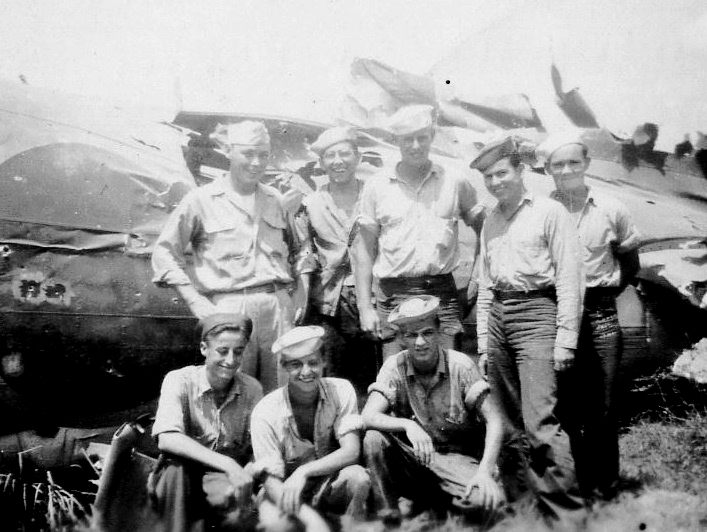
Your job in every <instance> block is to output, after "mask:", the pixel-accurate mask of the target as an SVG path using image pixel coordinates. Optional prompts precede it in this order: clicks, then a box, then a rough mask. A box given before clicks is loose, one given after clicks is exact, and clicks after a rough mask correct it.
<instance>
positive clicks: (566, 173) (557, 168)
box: [545, 144, 589, 191]
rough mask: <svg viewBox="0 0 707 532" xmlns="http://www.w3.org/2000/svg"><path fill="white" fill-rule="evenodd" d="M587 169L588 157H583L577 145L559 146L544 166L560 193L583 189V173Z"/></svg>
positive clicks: (580, 148) (581, 150) (579, 146)
mask: <svg viewBox="0 0 707 532" xmlns="http://www.w3.org/2000/svg"><path fill="white" fill-rule="evenodd" d="M588 168H589V157H585V156H584V152H583V149H582V146H581V145H579V144H565V145H564V146H560V147H559V148H557V149H556V150H555V151H554V152H552V155H551V156H550V160H549V161H547V163H546V164H545V170H546V171H547V173H548V174H550V175H551V176H552V178H553V179H554V180H555V186H556V187H557V190H560V191H571V190H576V189H579V188H582V187H584V172H586V171H587V169H588Z"/></svg>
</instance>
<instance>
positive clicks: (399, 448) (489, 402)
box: [362, 295, 505, 519]
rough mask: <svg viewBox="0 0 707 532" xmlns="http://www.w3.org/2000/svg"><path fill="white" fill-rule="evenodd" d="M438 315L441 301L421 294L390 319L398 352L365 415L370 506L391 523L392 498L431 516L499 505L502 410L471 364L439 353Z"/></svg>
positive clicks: (449, 351) (378, 381)
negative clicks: (429, 510) (423, 507)
mask: <svg viewBox="0 0 707 532" xmlns="http://www.w3.org/2000/svg"><path fill="white" fill-rule="evenodd" d="M438 312H439V299H438V298H436V297H434V296H424V295H423V296H419V297H416V298H411V299H408V300H406V301H404V302H403V303H401V304H400V305H399V306H397V307H396V308H395V309H394V310H393V312H391V313H390V316H389V317H388V321H389V323H390V324H391V325H392V326H393V327H395V328H396V329H397V334H398V338H399V340H400V342H401V344H402V345H403V347H404V350H403V351H401V352H400V353H398V354H397V355H395V356H393V357H390V358H388V360H386V361H385V363H384V364H383V367H382V368H381V370H380V372H379V373H378V378H377V379H376V382H375V383H373V384H371V386H370V395H369V397H368V402H367V403H366V406H365V407H364V409H363V415H362V417H363V423H364V426H365V427H366V429H367V431H366V436H365V438H364V443H363V447H364V457H365V460H366V465H367V466H368V469H369V471H370V474H371V480H372V482H373V484H372V490H373V499H374V501H375V503H376V506H377V510H378V513H379V515H380V516H387V517H388V518H389V519H395V518H399V511H398V495H403V496H405V497H407V498H410V499H412V500H413V502H414V503H416V504H419V503H427V504H428V505H431V506H432V507H433V508H435V509H436V510H446V508H447V507H448V506H449V505H450V504H456V505H457V506H459V507H462V508H465V507H466V508H469V507H472V508H474V509H477V508H478V509H484V510H492V509H495V508H496V507H498V505H499V504H501V502H503V500H504V499H505V496H504V493H503V490H502V488H501V486H500V485H499V483H498V476H497V474H496V463H497V461H498V457H499V453H500V450H501V443H502V440H503V422H502V415H501V411H500V409H499V407H498V406H497V405H496V402H495V399H494V398H493V397H492V396H490V395H489V385H488V383H487V382H486V381H485V380H484V379H483V377H482V376H481V373H480V372H479V369H478V367H477V366H476V364H475V363H474V361H473V360H472V359H471V358H470V357H468V356H467V355H465V354H464V353H460V352H458V351H454V350H452V349H446V348H445V347H443V346H442V343H441V331H440V319H439V315H438ZM479 414H480V416H479ZM481 420H483V422H482V421H481ZM484 422H485V431H484ZM484 434H485V435H484ZM479 458H480V460H479Z"/></svg>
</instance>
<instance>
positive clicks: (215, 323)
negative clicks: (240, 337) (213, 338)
mask: <svg viewBox="0 0 707 532" xmlns="http://www.w3.org/2000/svg"><path fill="white" fill-rule="evenodd" d="M223 325H229V326H231V327H233V328H235V329H240V330H241V331H243V332H244V333H245V335H246V336H247V337H248V338H250V333H251V331H252V330H253V323H252V322H251V321H250V318H247V317H245V316H243V315H242V314H236V313H230V312H217V313H216V314H211V315H209V316H206V317H205V318H203V319H201V320H199V325H198V328H199V332H200V336H201V339H202V340H203V339H204V338H205V337H206V335H207V334H209V333H210V332H211V331H213V330H214V329H215V328H216V327H221V326H223Z"/></svg>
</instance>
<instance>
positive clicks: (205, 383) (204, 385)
mask: <svg viewBox="0 0 707 532" xmlns="http://www.w3.org/2000/svg"><path fill="white" fill-rule="evenodd" d="M196 391H197V395H198V396H199V397H201V396H202V395H205V394H206V393H208V392H214V391H215V390H214V389H213V388H212V387H211V384H210V383H209V379H208V378H207V376H206V366H200V367H199V376H198V378H197V381H196ZM240 394H241V378H240V371H237V372H236V374H235V375H234V376H233V382H232V383H231V388H230V389H229V390H228V396H227V397H226V401H224V404H225V403H226V402H228V401H230V400H231V398H233V397H235V396H236V395H240Z"/></svg>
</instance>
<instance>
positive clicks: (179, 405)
mask: <svg viewBox="0 0 707 532" xmlns="http://www.w3.org/2000/svg"><path fill="white" fill-rule="evenodd" d="M215 394H216V392H215V390H214V389H213V388H212V387H211V385H210V384H209V381H208V379H207V378H206V367H205V366H186V367H184V368H181V369H177V370H174V371H170V372H169V373H167V375H166V376H165V378H164V381H163V382H162V391H161V392H160V399H159V403H158V405H157V414H156V415H155V423H154V425H153V426H152V435H153V436H155V437H156V436H158V435H159V434H163V433H165V432H179V433H182V434H185V435H187V436H189V437H190V438H193V439H195V440H196V441H198V442H199V443H200V444H202V445H203V446H205V447H208V448H209V449H211V450H212V451H216V452H219V453H222V454H227V455H228V456H230V457H231V458H233V459H235V460H236V461H237V462H239V463H241V464H243V463H245V462H246V461H247V460H248V459H249V458H250V414H251V412H252V411H253V408H254V407H255V405H256V403H257V402H258V401H260V399H261V398H262V397H263V388H262V386H260V383H259V382H258V381H257V380H255V379H254V378H253V377H251V376H249V375H245V374H244V373H241V372H237V373H236V375H235V377H234V380H233V384H232V385H231V388H230V389H229V391H228V395H227V396H226V399H225V400H224V402H223V403H222V404H221V406H220V407H219V406H216V397H215Z"/></svg>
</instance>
